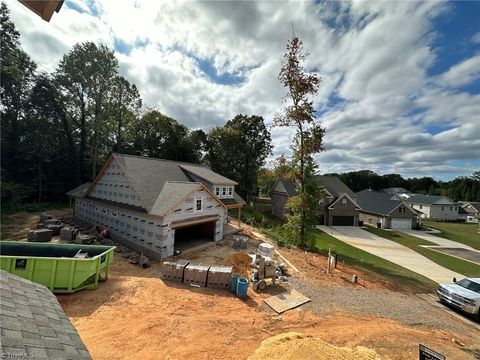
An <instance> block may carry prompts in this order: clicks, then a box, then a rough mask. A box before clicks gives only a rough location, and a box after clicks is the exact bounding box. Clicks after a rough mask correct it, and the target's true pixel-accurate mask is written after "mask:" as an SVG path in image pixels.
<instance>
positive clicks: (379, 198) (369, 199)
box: [357, 189, 403, 215]
mask: <svg viewBox="0 0 480 360" xmlns="http://www.w3.org/2000/svg"><path fill="white" fill-rule="evenodd" d="M357 197H358V204H359V205H360V206H361V208H362V210H363V211H366V212H371V213H375V214H380V215H388V214H390V213H391V212H392V211H393V210H395V209H396V208H397V207H398V206H399V205H400V204H402V203H403V201H400V200H398V197H396V196H395V195H394V194H389V193H385V192H377V191H371V190H368V189H366V190H362V191H359V192H357Z"/></svg>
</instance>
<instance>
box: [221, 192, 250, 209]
mask: <svg viewBox="0 0 480 360" xmlns="http://www.w3.org/2000/svg"><path fill="white" fill-rule="evenodd" d="M219 200H220V201H221V202H222V203H223V205H225V206H226V207H237V206H238V205H242V206H243V205H245V204H246V202H245V200H243V199H242V197H241V196H240V195H238V194H237V193H236V192H234V193H233V199H232V198H226V199H219Z"/></svg>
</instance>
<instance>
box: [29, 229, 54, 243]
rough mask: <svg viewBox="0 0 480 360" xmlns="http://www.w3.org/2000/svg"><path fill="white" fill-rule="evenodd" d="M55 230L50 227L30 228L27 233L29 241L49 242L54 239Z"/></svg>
mask: <svg viewBox="0 0 480 360" xmlns="http://www.w3.org/2000/svg"><path fill="white" fill-rule="evenodd" d="M52 235H53V231H52V230H49V229H38V230H30V231H29V232H28V234H27V241H29V242H48V241H51V240H52Z"/></svg>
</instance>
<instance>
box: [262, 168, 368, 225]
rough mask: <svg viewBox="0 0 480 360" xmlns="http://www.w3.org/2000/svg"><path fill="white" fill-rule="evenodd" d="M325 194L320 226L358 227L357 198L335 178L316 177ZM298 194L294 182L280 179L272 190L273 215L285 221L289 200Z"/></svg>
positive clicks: (320, 214)
mask: <svg viewBox="0 0 480 360" xmlns="http://www.w3.org/2000/svg"><path fill="white" fill-rule="evenodd" d="M315 179H316V180H317V181H318V182H319V184H320V185H321V186H322V187H323V189H324V192H323V194H322V196H321V197H320V198H319V199H318V203H319V209H318V225H331V226H356V225H358V218H359V210H360V206H359V205H358V203H357V196H356V195H355V193H354V192H353V191H352V190H350V188H349V187H348V186H347V185H345V184H344V183H343V182H342V181H341V180H340V179H339V178H337V177H335V176H319V175H317V176H315ZM296 194H297V191H296V184H295V182H294V181H292V180H285V179H278V180H277V181H276V183H275V185H274V186H273V188H272V191H271V193H270V197H271V199H272V214H273V215H275V216H277V217H279V218H281V219H285V218H286V215H287V214H288V211H289V210H288V208H286V206H285V204H286V202H287V201H288V199H289V198H290V197H292V196H295V195H296Z"/></svg>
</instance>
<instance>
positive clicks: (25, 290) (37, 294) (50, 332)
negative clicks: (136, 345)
mask: <svg viewBox="0 0 480 360" xmlns="http://www.w3.org/2000/svg"><path fill="white" fill-rule="evenodd" d="M0 284H1V291H0V332H1V344H0V356H1V357H2V358H4V357H5V358H14V357H15V358H17V357H19V358H20V357H23V358H28V359H30V358H31V359H52V358H54V359H91V356H90V354H89V353H88V350H87V348H86V347H85V345H84V344H83V342H82V340H81V339H80V336H79V335H78V333H77V331H76V330H75V328H74V327H73V325H72V323H71V322H70V320H69V319H68V318H67V316H66V315H65V313H64V312H63V310H62V308H61V306H60V304H59V303H58V300H57V298H56V297H55V295H53V294H52V293H51V292H50V290H48V289H47V288H46V287H45V286H43V285H40V284H36V283H33V282H31V281H28V280H25V279H23V278H21V277H18V276H16V275H13V274H10V273H7V272H5V271H3V270H0Z"/></svg>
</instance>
